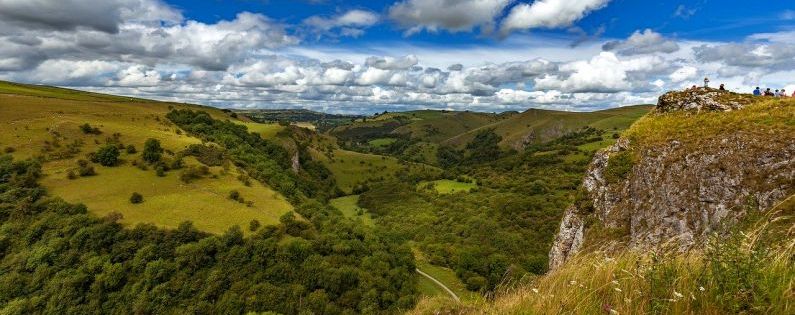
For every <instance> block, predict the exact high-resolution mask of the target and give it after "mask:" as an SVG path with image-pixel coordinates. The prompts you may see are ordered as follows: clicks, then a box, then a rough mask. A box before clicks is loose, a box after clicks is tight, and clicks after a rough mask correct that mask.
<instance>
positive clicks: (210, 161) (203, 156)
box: [182, 144, 224, 166]
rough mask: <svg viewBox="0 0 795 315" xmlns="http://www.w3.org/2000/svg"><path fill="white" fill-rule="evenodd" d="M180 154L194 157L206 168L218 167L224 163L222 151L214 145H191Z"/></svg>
mask: <svg viewBox="0 0 795 315" xmlns="http://www.w3.org/2000/svg"><path fill="white" fill-rule="evenodd" d="M182 153H183V154H185V155H192V156H195V157H196V159H197V160H199V162H201V163H202V164H204V165H207V166H219V165H221V164H223V162H224V151H223V149H221V148H219V147H217V146H214V145H203V144H191V145H190V146H188V148H187V149H185V151H183V152H182Z"/></svg>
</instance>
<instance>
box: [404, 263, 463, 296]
mask: <svg viewBox="0 0 795 315" xmlns="http://www.w3.org/2000/svg"><path fill="white" fill-rule="evenodd" d="M415 270H417V273H419V274H421V275H422V276H423V277H425V278H428V279H430V280H431V281H433V283H436V285H438V286H440V287H442V289H444V290H445V291H447V293H449V294H450V296H451V297H452V298H453V300H455V301H456V302H461V299H460V298H458V295H456V294H455V292H453V290H450V288H448V287H447V286H446V285H444V283H442V282H441V281H439V280H436V278H434V277H431V275H429V274H427V273H424V272H422V270H419V269H415Z"/></svg>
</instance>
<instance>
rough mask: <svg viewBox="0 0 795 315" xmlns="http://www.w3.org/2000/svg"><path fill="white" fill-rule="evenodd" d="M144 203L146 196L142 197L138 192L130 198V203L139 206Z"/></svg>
mask: <svg viewBox="0 0 795 315" xmlns="http://www.w3.org/2000/svg"><path fill="white" fill-rule="evenodd" d="M142 202H144V196H143V195H141V194H139V193H137V192H134V193H132V196H130V203H132V204H139V203H142Z"/></svg>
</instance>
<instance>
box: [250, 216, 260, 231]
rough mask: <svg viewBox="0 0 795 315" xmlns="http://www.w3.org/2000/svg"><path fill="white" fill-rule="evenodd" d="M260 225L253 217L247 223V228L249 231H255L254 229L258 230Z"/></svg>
mask: <svg viewBox="0 0 795 315" xmlns="http://www.w3.org/2000/svg"><path fill="white" fill-rule="evenodd" d="M260 226H262V224H260V223H259V221H257V220H256V219H254V220H251V222H250V223H249V224H248V230H249V231H251V232H255V231H257V230H259V228H260Z"/></svg>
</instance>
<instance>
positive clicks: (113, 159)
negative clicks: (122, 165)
mask: <svg viewBox="0 0 795 315" xmlns="http://www.w3.org/2000/svg"><path fill="white" fill-rule="evenodd" d="M93 161H94V162H95V163H99V164H100V165H102V166H115V165H116V164H118V163H119V148H118V147H116V146H115V145H112V144H106V145H105V146H103V147H101V148H100V149H99V150H98V151H97V153H96V154H95V155H94V160H93Z"/></svg>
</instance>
